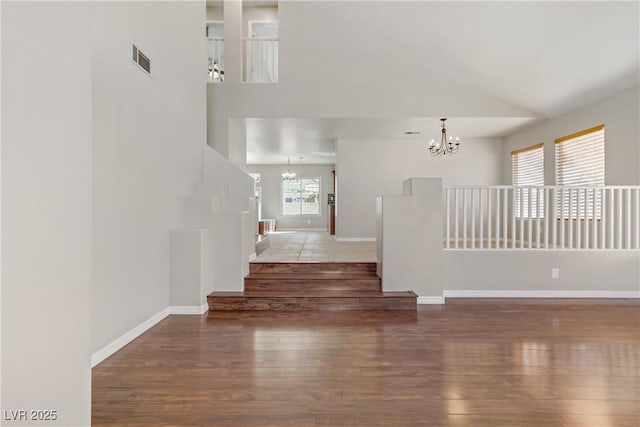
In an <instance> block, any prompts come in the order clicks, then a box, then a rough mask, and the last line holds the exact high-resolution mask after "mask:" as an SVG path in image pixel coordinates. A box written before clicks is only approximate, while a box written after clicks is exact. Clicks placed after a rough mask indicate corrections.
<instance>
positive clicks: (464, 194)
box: [462, 188, 473, 249]
mask: <svg viewBox="0 0 640 427" xmlns="http://www.w3.org/2000/svg"><path fill="white" fill-rule="evenodd" d="M471 194H473V189H472V190H471ZM462 227H463V228H462V234H463V237H462V238H463V239H464V240H463V241H462V247H463V248H464V249H467V189H466V188H463V189H462Z"/></svg>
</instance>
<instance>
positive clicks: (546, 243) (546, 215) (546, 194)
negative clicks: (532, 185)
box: [542, 188, 550, 249]
mask: <svg viewBox="0 0 640 427" xmlns="http://www.w3.org/2000/svg"><path fill="white" fill-rule="evenodd" d="M542 192H543V194H544V209H543V212H544V248H545V249H549V221H550V215H549V210H550V207H549V189H548V188H543V189H542Z"/></svg>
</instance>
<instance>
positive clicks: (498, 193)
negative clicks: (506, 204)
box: [495, 188, 501, 249]
mask: <svg viewBox="0 0 640 427" xmlns="http://www.w3.org/2000/svg"><path fill="white" fill-rule="evenodd" d="M500 193H501V191H500V189H499V188H496V245H495V248H496V249H499V248H500V198H501V197H500Z"/></svg>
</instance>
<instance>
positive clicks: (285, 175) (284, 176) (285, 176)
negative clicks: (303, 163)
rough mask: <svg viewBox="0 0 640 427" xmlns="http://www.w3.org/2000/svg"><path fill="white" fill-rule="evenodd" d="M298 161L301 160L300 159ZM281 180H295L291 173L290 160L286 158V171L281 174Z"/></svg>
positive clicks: (294, 175)
mask: <svg viewBox="0 0 640 427" xmlns="http://www.w3.org/2000/svg"><path fill="white" fill-rule="evenodd" d="M300 159H301V160H302V157H301V158H300ZM282 179H285V180H287V181H291V180H293V179H296V173H295V172H291V160H289V158H288V157H287V171H286V172H284V173H283V174H282Z"/></svg>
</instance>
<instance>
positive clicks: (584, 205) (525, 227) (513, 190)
mask: <svg viewBox="0 0 640 427" xmlns="http://www.w3.org/2000/svg"><path fill="white" fill-rule="evenodd" d="M443 197H444V210H445V212H444V236H443V237H444V249H450V250H495V249H501V250H540V249H545V250H566V249H640V186H604V187H561V186H540V187H528V186H518V187H516V186H504V185H499V186H452V187H445V188H444V195H443Z"/></svg>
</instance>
